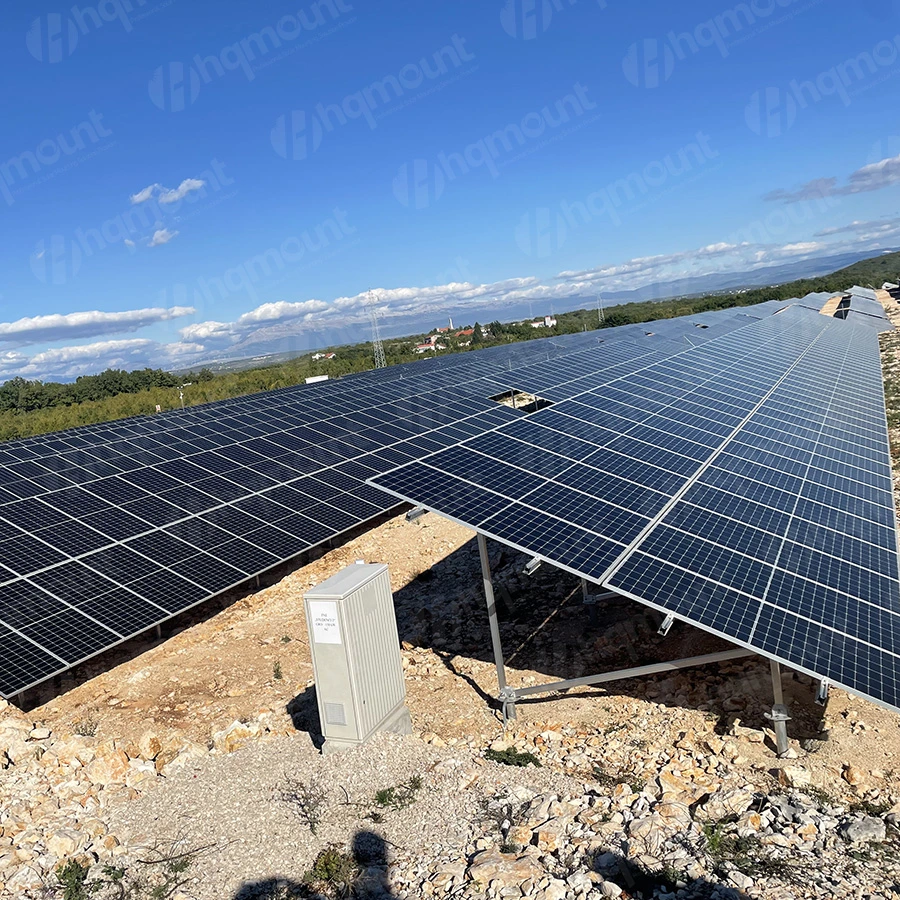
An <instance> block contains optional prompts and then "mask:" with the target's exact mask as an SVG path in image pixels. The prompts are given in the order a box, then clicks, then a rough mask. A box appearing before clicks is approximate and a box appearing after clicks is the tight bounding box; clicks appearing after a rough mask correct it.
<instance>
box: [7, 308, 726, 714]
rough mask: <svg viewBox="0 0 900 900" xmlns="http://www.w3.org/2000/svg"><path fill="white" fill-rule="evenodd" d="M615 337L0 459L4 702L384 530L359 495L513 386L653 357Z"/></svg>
mask: <svg viewBox="0 0 900 900" xmlns="http://www.w3.org/2000/svg"><path fill="white" fill-rule="evenodd" d="M726 318H727V317H726ZM689 329H693V325H692V324H690V323H689V322H685V323H683V325H682V327H681V329H680V330H681V331H687V330H689ZM622 332H623V329H607V330H605V331H604V332H603V333H602V334H601V335H598V334H597V333H587V334H576V335H567V336H562V337H557V338H552V339H547V340H541V341H533V342H528V343H526V344H515V345H511V346H509V347H497V348H492V349H489V350H484V351H481V352H479V353H468V354H459V355H454V356H447V357H443V358H435V359H432V360H428V361H424V362H421V363H416V364H413V365H408V366H399V367H394V368H391V369H382V370H377V371H373V372H367V373H364V374H361V375H358V376H352V377H347V378H342V379H339V380H335V381H329V382H324V383H320V384H315V385H310V386H303V387H299V388H285V389H281V390H277V391H271V392H268V393H266V394H262V395H254V396H249V397H242V398H236V399H233V400H227V401H222V402H219V403H215V404H210V405H208V406H205V407H196V408H193V409H189V410H187V411H185V412H180V411H178V412H174V413H167V414H162V415H156V416H147V417H141V418H135V419H129V420H124V421H120V422H112V423H105V424H102V425H95V426H88V427H84V428H79V429H74V430H71V431H67V432H61V433H57V434H52V435H45V436H39V437H35V438H29V439H27V440H22V441H15V442H10V443H7V444H5V445H2V446H0V695H2V696H7V697H8V696H11V695H13V694H15V693H17V692H18V691H21V690H23V689H25V688H27V687H29V686H31V685H33V684H35V683H37V682H39V681H42V680H44V679H46V678H48V677H50V676H52V675H54V674H57V673H59V672H61V671H64V670H65V669H67V668H70V667H72V666H73V665H75V664H77V663H78V662H80V661H82V660H84V659H87V658H89V657H90V656H93V655H95V654H97V653H99V652H102V651H103V650H105V649H107V648H109V647H111V646H114V645H115V644H117V643H119V642H121V641H122V640H125V639H127V638H129V637H131V636H133V635H135V634H138V633H140V632H141V631H144V630H146V629H148V628H150V627H152V626H154V625H156V624H159V623H160V622H163V621H165V620H166V619H167V618H170V617H171V616H173V615H176V614H177V613H179V612H181V611H183V610H185V609H187V608H190V607H191V606H194V605H195V604H197V603H200V602H202V601H204V600H206V599H208V598H209V597H211V596H214V595H215V594H218V593H221V592H222V591H224V590H227V589H229V588H231V587H234V586H235V585H238V584H241V583H243V582H245V581H246V580H247V579H248V578H249V577H252V576H253V575H256V574H258V573H261V572H263V571H266V570H268V569H271V568H272V567H274V566H276V565H278V564H280V563H281V562H283V561H285V560H287V559H290V558H291V557H293V556H295V555H296V554H298V553H300V552H302V551H304V550H306V549H308V548H310V547H312V546H315V545H316V544H319V543H321V542H322V541H325V540H328V539H330V538H332V537H334V536H336V535H339V534H341V533H342V532H345V531H347V530H348V529H352V528H354V527H357V526H359V525H361V524H362V523H365V522H368V521H371V520H372V519H373V518H376V517H377V516H379V515H381V514H383V513H384V512H385V511H387V510H388V509H390V508H391V507H392V506H395V505H396V503H397V501H396V499H395V498H393V497H392V496H390V495H388V494H385V493H384V492H383V491H381V490H379V489H377V488H375V487H372V486H371V485H367V484H365V479H367V478H368V477H370V476H372V475H374V474H377V473H379V472H382V471H385V470H388V469H390V468H393V467H394V466H397V465H400V464H402V463H404V462H408V461H410V460H412V459H416V458H418V457H419V456H421V455H424V454H427V453H430V452H433V451H435V450H439V449H442V448H444V447H447V446H450V445H453V444H456V443H457V442H459V441H462V440H465V439H467V438H469V437H472V436H474V435H477V434H481V433H483V432H485V431H489V430H491V429H493V428H494V427H495V426H496V425H498V424H502V423H503V422H507V421H510V420H513V419H516V418H518V416H519V415H520V413H517V412H515V411H513V410H511V409H509V408H507V407H505V406H499V405H497V404H496V403H494V402H492V401H490V400H489V399H488V398H489V397H491V396H493V395H496V394H498V393H500V392H502V391H505V390H508V389H509V388H510V387H511V386H512V385H511V384H510V379H512V378H514V379H518V374H519V373H520V372H528V373H531V374H530V377H533V378H535V379H536V378H537V377H538V375H539V373H545V372H546V371H547V369H548V368H551V369H553V368H556V367H553V366H551V367H548V365H547V364H548V362H552V361H554V360H557V359H562V358H565V359H566V360H567V366H566V368H565V369H562V368H559V369H556V371H557V372H558V375H555V376H554V377H553V378H551V379H550V380H549V382H548V386H549V383H551V382H555V381H556V380H562V381H565V380H571V379H577V378H578V377H579V376H580V375H581V374H586V373H588V372H590V371H592V370H593V368H595V367H596V363H595V362H593V361H592V362H590V363H586V362H583V361H581V359H580V357H581V355H582V354H584V353H585V352H589V351H591V350H593V349H595V348H597V347H598V346H602V347H605V348H606V350H605V351H604V352H606V353H607V354H608V357H609V366H615V365H616V364H618V362H617V361H621V360H627V359H628V358H629V357H632V356H635V355H636V354H638V355H639V354H641V353H644V354H647V353H650V352H651V350H650V349H649V348H648V347H643V348H641V349H640V350H639V351H636V350H635V349H634V348H633V347H631V348H629V349H625V350H623V349H621V348H618V349H616V348H617V342H618V340H619V338H620V337H625V335H622V334H621V333H622ZM601 338H602V339H604V343H603V344H599V343H598V341H599V340H600V339H601ZM600 356H603V353H601V354H600ZM595 358H596V356H595V357H592V359H595ZM513 373H515V375H513ZM517 386H518V385H517Z"/></svg>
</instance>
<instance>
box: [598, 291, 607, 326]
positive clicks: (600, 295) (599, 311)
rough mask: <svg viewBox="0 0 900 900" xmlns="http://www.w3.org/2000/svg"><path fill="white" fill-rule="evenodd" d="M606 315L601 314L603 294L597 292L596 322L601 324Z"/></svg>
mask: <svg viewBox="0 0 900 900" xmlns="http://www.w3.org/2000/svg"><path fill="white" fill-rule="evenodd" d="M605 320H606V317H605V316H604V315H603V294H597V324H598V325H603V323H604V321H605Z"/></svg>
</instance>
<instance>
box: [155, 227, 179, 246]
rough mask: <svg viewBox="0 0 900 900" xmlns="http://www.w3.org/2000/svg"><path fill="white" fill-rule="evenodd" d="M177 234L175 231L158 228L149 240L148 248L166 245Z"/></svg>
mask: <svg viewBox="0 0 900 900" xmlns="http://www.w3.org/2000/svg"><path fill="white" fill-rule="evenodd" d="M177 234H178V232H177V231H169V229H168V228H158V229H157V230H156V231H154V232H153V237H152V238H150V246H151V247H160V246H162V245H163V244H168V243H169V241H171V240H172V238H173V237H175V236H176V235H177Z"/></svg>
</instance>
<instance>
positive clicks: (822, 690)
mask: <svg viewBox="0 0 900 900" xmlns="http://www.w3.org/2000/svg"><path fill="white" fill-rule="evenodd" d="M829 687H830V685H829V683H828V679H827V678H823V679H822V680H821V681H820V682H819V687H818V689H817V690H816V703H818V704H819V706H826V705H827V704H828V688H829Z"/></svg>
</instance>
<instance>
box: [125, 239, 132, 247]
mask: <svg viewBox="0 0 900 900" xmlns="http://www.w3.org/2000/svg"><path fill="white" fill-rule="evenodd" d="M125 246H126V247H129V248H131V247H134V241H133V240H131V238H125Z"/></svg>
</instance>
